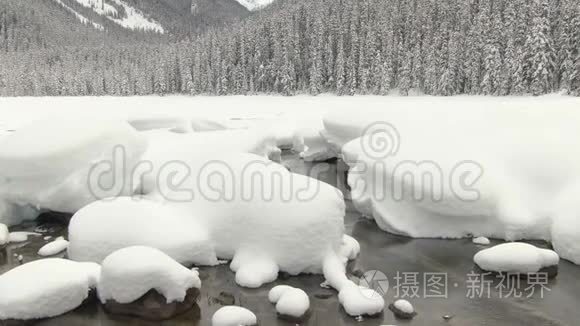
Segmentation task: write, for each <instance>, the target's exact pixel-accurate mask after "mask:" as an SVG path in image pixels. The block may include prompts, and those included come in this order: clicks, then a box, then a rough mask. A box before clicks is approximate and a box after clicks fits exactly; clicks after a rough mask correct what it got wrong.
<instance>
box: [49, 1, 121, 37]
mask: <svg viewBox="0 0 580 326" xmlns="http://www.w3.org/2000/svg"><path fill="white" fill-rule="evenodd" d="M54 1H55V2H56V3H58V4H59V5H61V6H62V7H63V8H64V9H66V11H68V12H70V13H71V14H73V15H74V16H75V17H76V18H77V19H78V20H79V21H80V22H81V23H83V24H84V25H89V26H93V27H94V28H95V29H98V30H100V31H102V30H104V29H105V28H104V27H103V25H101V24H98V23H95V22H94V21H92V20H90V19H89V18H87V17H85V16H83V15H81V14H79V13H78V12H77V11H76V10H74V9H73V8H71V7H69V6H67V5H66V4H65V3H64V2H62V1H61V0H54ZM113 9H114V8H113Z"/></svg>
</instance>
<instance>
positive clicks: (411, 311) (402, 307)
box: [389, 300, 417, 319]
mask: <svg viewBox="0 0 580 326" xmlns="http://www.w3.org/2000/svg"><path fill="white" fill-rule="evenodd" d="M389 310H390V311H392V312H393V314H394V315H395V317H397V318H399V319H413V317H415V316H416V315H417V312H415V308H413V305H411V303H410V302H409V301H407V300H397V301H395V302H394V303H391V304H390V305H389Z"/></svg>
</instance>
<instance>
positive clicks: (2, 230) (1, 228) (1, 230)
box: [0, 223, 10, 246]
mask: <svg viewBox="0 0 580 326" xmlns="http://www.w3.org/2000/svg"><path fill="white" fill-rule="evenodd" d="M9 242H10V232H9V231H8V227H7V226H6V224H2V223H0V246H3V245H5V244H7V243H9Z"/></svg>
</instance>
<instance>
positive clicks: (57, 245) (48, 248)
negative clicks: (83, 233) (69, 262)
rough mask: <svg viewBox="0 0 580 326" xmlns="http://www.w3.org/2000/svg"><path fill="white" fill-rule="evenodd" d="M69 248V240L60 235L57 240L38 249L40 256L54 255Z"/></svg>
mask: <svg viewBox="0 0 580 326" xmlns="http://www.w3.org/2000/svg"><path fill="white" fill-rule="evenodd" d="M67 248H68V241H66V240H65V239H64V238H63V237H59V238H57V239H56V240H54V241H52V242H50V243H47V244H45V245H44V246H43V247H42V248H40V250H38V255H39V256H43V257H46V256H54V255H56V254H59V253H61V252H63V251H65V250H66V249H67Z"/></svg>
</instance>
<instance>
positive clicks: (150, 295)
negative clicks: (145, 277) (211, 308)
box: [104, 288, 200, 320]
mask: <svg viewBox="0 0 580 326" xmlns="http://www.w3.org/2000/svg"><path fill="white" fill-rule="evenodd" d="M199 294H200V292H199V289H196V288H191V289H189V290H187V294H186V296H185V299H184V300H183V302H171V303H167V300H166V299H165V297H164V296H163V295H161V294H160V293H159V292H157V291H155V290H150V291H149V292H147V293H145V295H143V296H142V297H141V298H139V299H137V300H136V301H134V302H131V303H127V304H123V303H118V302H116V301H114V300H109V301H107V302H106V303H105V304H104V307H105V310H106V311H107V312H108V313H111V314H117V315H128V316H136V317H139V318H143V319H148V320H167V319H170V318H173V317H175V316H177V315H181V314H183V313H185V312H187V311H188V310H190V309H191V308H193V306H194V305H195V304H196V302H197V298H198V297H199Z"/></svg>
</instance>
